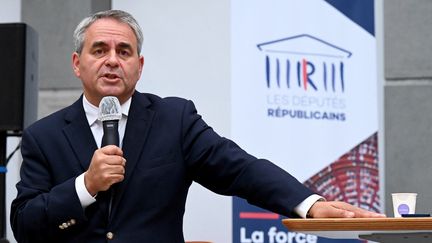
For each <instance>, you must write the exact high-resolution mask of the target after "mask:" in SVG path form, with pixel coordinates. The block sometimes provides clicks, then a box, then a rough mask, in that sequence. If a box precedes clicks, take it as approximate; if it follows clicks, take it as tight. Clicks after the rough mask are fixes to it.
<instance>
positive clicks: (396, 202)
mask: <svg viewBox="0 0 432 243" xmlns="http://www.w3.org/2000/svg"><path fill="white" fill-rule="evenodd" d="M392 199H393V213H394V216H395V217H402V216H401V215H402V214H413V213H415V207H416V199H417V193H392Z"/></svg>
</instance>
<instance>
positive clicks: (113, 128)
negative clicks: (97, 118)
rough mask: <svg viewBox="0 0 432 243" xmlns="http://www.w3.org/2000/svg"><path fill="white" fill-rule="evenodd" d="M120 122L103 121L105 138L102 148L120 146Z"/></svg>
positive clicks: (103, 138) (103, 137)
mask: <svg viewBox="0 0 432 243" xmlns="http://www.w3.org/2000/svg"><path fill="white" fill-rule="evenodd" d="M118 122H119V121H118V120H109V121H103V122H102V124H103V136H102V143H101V147H104V146H106V145H116V146H119V144H120V139H119V133H118Z"/></svg>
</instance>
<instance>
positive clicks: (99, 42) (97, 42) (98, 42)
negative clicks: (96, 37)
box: [91, 41, 107, 48]
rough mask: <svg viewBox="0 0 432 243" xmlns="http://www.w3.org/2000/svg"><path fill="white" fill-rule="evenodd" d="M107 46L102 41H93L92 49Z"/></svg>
mask: <svg viewBox="0 0 432 243" xmlns="http://www.w3.org/2000/svg"><path fill="white" fill-rule="evenodd" d="M106 45H107V44H106V43H105V42H104V41H95V42H93V44H92V46H91V47H92V48H95V47H101V46H106Z"/></svg>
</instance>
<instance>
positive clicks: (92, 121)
mask: <svg viewBox="0 0 432 243" xmlns="http://www.w3.org/2000/svg"><path fill="white" fill-rule="evenodd" d="M131 100H132V98H129V99H128V100H127V101H126V102H125V103H124V104H122V105H121V110H122V114H123V115H122V118H121V119H120V121H119V126H118V130H119V140H120V147H122V145H123V137H124V133H125V129H126V123H127V117H128V114H129V108H130V104H131ZM83 107H84V111H85V114H86V117H87V121H88V123H89V126H90V129H91V131H92V133H93V137H94V139H95V141H96V144H97V146H98V148H100V146H101V142H102V136H103V127H102V122H101V121H99V120H98V119H97V118H98V112H99V108H98V107H96V106H94V105H92V104H91V103H90V102H89V101H88V100H87V98H86V97H85V95H83ZM84 173H85V172H84ZM84 173H82V174H81V175H79V176H78V177H77V178H76V179H75V189H76V192H77V194H78V198H79V200H80V202H81V206H82V207H83V208H86V207H87V206H89V205H90V204H92V203H94V202H96V199H95V197H93V196H92V195H90V193H89V192H88V191H87V188H86V186H85V183H84ZM323 199H324V198H323V197H321V196H319V195H316V194H313V195H311V196H309V197H308V198H306V199H305V200H304V201H303V202H301V203H300V204H299V205H297V207H295V208H294V211H295V212H296V213H297V214H298V215H299V216H300V217H302V218H306V217H307V213H308V211H309V209H310V208H311V207H312V205H313V204H314V203H315V202H317V201H320V200H323Z"/></svg>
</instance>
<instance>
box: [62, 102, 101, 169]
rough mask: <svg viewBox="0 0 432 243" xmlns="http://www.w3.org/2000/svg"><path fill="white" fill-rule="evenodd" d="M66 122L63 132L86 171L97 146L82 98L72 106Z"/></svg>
mask: <svg viewBox="0 0 432 243" xmlns="http://www.w3.org/2000/svg"><path fill="white" fill-rule="evenodd" d="M65 120H66V123H67V125H66V126H65V127H64V128H63V132H64V134H65V136H66V138H67V140H68V141H69V143H70V146H71V148H72V150H73V151H74V153H75V155H76V156H77V158H78V160H79V161H80V164H81V166H82V168H83V170H84V171H85V170H87V168H88V166H89V164H90V161H91V158H92V157H93V153H94V151H95V150H96V149H97V145H96V142H95V140H94V137H93V134H92V132H91V130H90V127H89V124H88V122H87V118H86V116H85V112H84V108H83V106H82V96H81V98H80V99H78V100H77V101H76V102H75V103H74V104H72V105H71V106H70V110H69V112H68V113H67V114H66V116H65Z"/></svg>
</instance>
